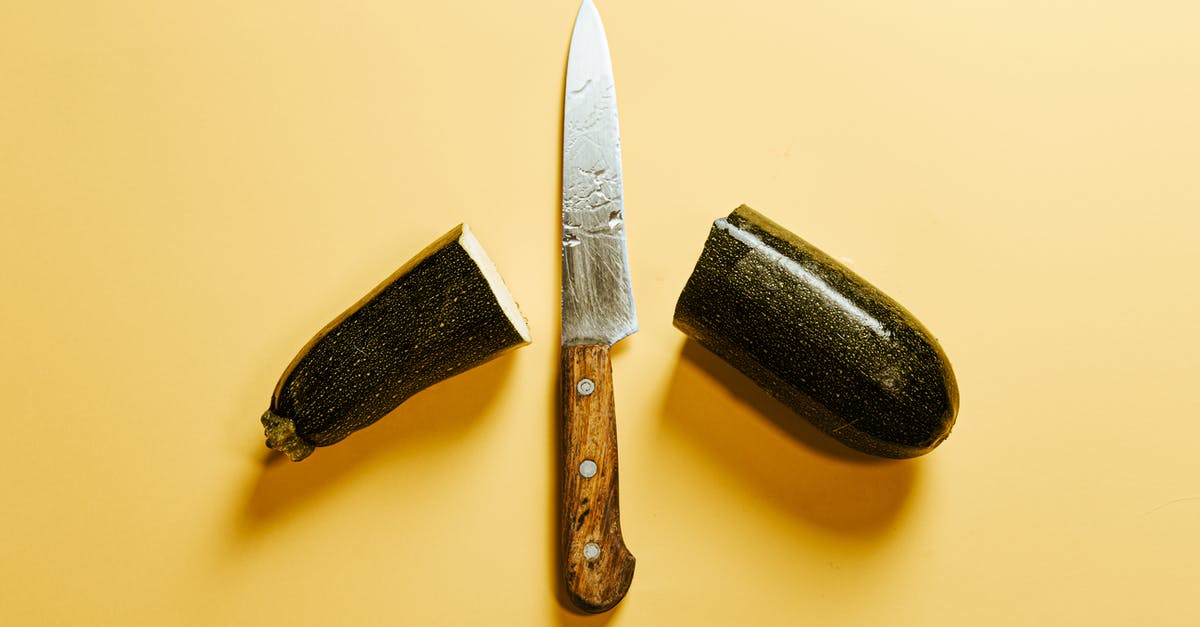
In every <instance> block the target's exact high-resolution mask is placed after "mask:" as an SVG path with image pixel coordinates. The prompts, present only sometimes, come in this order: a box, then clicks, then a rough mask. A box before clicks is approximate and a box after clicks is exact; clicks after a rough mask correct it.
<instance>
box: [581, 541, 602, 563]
mask: <svg viewBox="0 0 1200 627" xmlns="http://www.w3.org/2000/svg"><path fill="white" fill-rule="evenodd" d="M583 556H584V557H585V558H587V559H590V560H594V559H596V558H597V557H600V545H599V544H596V543H595V542H588V543H587V544H585V545H583Z"/></svg>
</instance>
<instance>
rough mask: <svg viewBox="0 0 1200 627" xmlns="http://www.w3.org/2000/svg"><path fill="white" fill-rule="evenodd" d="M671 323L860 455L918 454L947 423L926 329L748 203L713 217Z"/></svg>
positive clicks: (944, 372)
mask: <svg viewBox="0 0 1200 627" xmlns="http://www.w3.org/2000/svg"><path fill="white" fill-rule="evenodd" d="M675 326H676V327H678V328H679V329H681V330H682V331H683V332H684V333H686V334H687V335H688V336H690V337H692V338H693V339H695V340H696V341H697V342H699V343H700V344H701V345H702V346H704V347H705V348H707V349H709V350H711V351H712V352H714V353H716V354H717V355H718V356H720V357H721V358H723V359H724V360H726V361H727V362H729V363H730V364H732V365H733V366H734V367H736V368H737V369H738V370H740V371H742V372H743V373H744V374H746V375H747V376H749V377H750V378H751V379H753V380H754V381H755V382H756V383H758V384H759V385H760V386H762V387H763V388H764V389H765V390H766V391H767V392H769V393H770V394H771V395H773V396H775V397H776V398H778V399H779V400H781V401H783V402H784V403H785V404H787V405H788V406H790V407H791V408H792V409H794V410H795V411H796V412H797V413H798V414H799V415H800V416H803V417H804V418H807V419H808V420H809V421H810V422H812V423H813V424H814V425H816V426H817V427H818V428H820V429H821V430H822V431H824V432H826V433H828V434H829V435H831V436H833V437H834V438H836V439H837V440H839V441H841V442H842V443H843V444H845V445H847V446H849V447H851V448H854V449H857V450H859V451H862V452H864V453H869V454H872V455H878V456H881V457H893V458H906V457H915V456H918V455H923V454H925V453H928V452H929V451H931V450H933V448H934V447H936V446H937V445H938V444H940V443H941V442H942V441H943V440H944V439H946V436H948V435H949V434H950V429H951V427H952V426H953V425H954V419H955V416H956V414H957V412H958V386H957V383H956V382H955V379H954V372H953V371H952V370H951V368H950V363H949V361H947V359H946V355H945V354H944V353H943V352H942V349H941V347H940V346H938V343H937V341H936V340H935V339H934V338H933V336H932V335H931V334H930V333H929V331H927V330H926V329H925V327H924V326H922V325H921V323H920V322H918V321H917V319H916V318H914V317H913V316H912V314H910V313H909V312H908V311H906V310H905V309H904V308H903V307H901V306H900V305H899V304H898V303H897V302H896V301H894V300H892V299H891V298H889V297H888V296H887V295H886V294H884V293H883V292H880V291H879V290H878V289H876V288H875V287H874V286H872V285H871V284H870V283H867V281H866V280H864V279H863V278H862V277H860V276H858V275H857V274H855V273H854V272H852V271H850V269H848V268H846V267H845V266H844V265H842V264H841V263H838V262H837V261H836V260H834V259H833V258H831V257H830V256H829V255H826V254H825V253H823V252H821V251H820V250H818V249H817V248H816V247H814V246H813V245H811V244H809V243H808V242H805V241H804V240H802V239H800V238H799V237H797V236H795V235H794V234H792V233H790V232H788V231H787V230H785V229H784V228H783V227H781V226H779V225H778V224H775V223H774V222H772V221H771V220H768V219H767V218H766V217H764V216H763V215H761V214H759V213H758V212H756V211H754V210H753V209H751V208H749V207H747V206H745V205H743V206H741V207H739V208H738V209H736V210H735V211H734V212H733V213H731V214H730V215H729V217H727V218H725V219H722V220H717V221H716V222H715V223H714V225H713V228H712V231H711V232H710V233H709V236H708V241H707V242H705V245H704V252H703V253H702V255H701V257H700V260H699V261H698V262H697V264H696V268H695V270H694V271H693V272H692V276H691V278H690V279H689V280H688V282H687V285H686V286H685V287H684V289H683V293H682V294H681V295H680V297H679V302H678V304H677V305H676V308H675Z"/></svg>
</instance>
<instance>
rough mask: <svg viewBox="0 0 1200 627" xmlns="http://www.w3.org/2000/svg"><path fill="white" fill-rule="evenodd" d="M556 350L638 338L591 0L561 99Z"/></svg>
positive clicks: (609, 82) (615, 146)
mask: <svg viewBox="0 0 1200 627" xmlns="http://www.w3.org/2000/svg"><path fill="white" fill-rule="evenodd" d="M562 223H563V230H562V342H563V345H564V346H567V345H589V344H613V343H615V342H616V341H617V340H620V339H621V338H623V337H625V336H627V335H629V334H631V333H633V332H635V331H637V313H636V312H635V310H634V306H633V288H632V286H631V285H630V281H629V259H628V253H627V250H626V246H625V207H624V198H623V191H622V187H621V139H620V132H619V129H618V126H617V95H616V88H615V86H614V82H613V73H612V63H611V61H610V60H609V55H608V42H607V40H606V39H605V36H604V25H603V24H601V22H600V14H599V13H597V12H596V7H595V6H594V5H593V4H592V1H591V0H584V2H583V5H582V6H581V7H580V8H579V15H578V16H577V17H576V18H575V29H574V31H573V33H572V34H571V51H570V54H569V57H568V60H567V84H566V93H565V96H564V99H563V197H562Z"/></svg>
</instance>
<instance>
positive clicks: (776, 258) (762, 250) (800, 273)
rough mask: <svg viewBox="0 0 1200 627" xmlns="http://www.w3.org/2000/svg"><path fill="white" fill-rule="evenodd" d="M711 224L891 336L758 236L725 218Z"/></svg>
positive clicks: (843, 297)
mask: <svg viewBox="0 0 1200 627" xmlns="http://www.w3.org/2000/svg"><path fill="white" fill-rule="evenodd" d="M713 226H715V227H717V228H719V229H721V230H723V231H725V232H727V233H729V234H730V235H731V236H733V238H734V239H736V240H738V241H739V242H742V243H743V244H745V245H747V246H749V247H750V248H752V249H753V250H754V252H756V253H758V254H760V255H762V256H763V257H766V258H767V260H768V261H771V262H773V263H775V264H777V265H779V266H780V267H781V268H783V269H784V270H787V271H788V272H789V273H791V274H792V275H794V276H796V277H797V278H799V279H800V280H801V281H803V282H804V283H805V284H806V285H811V286H813V287H815V288H817V291H819V292H820V294H821V296H823V297H824V298H826V299H827V300H829V301H831V302H833V303H834V304H835V305H837V308H838V309H840V310H842V311H844V312H846V313H847V314H849V315H850V316H852V317H853V318H854V319H855V320H858V321H859V322H861V323H863V324H865V325H867V326H868V327H870V328H871V330H872V331H874V332H875V333H877V334H879V335H882V336H883V337H891V333H890V332H888V330H887V329H884V328H883V325H882V324H880V323H879V321H878V320H876V319H875V318H874V317H872V316H871V315H870V314H868V313H867V312H865V311H863V310H862V309H860V308H859V307H858V306H857V305H855V304H854V303H852V302H850V300H849V299H847V298H846V297H845V296H842V295H841V294H838V293H837V290H835V289H833V288H832V287H830V286H829V284H828V283H826V282H825V281H823V280H821V277H818V276H817V275H815V274H813V273H811V272H809V271H808V270H807V269H805V268H804V266H801V265H800V264H798V263H796V262H795V261H792V260H791V259H788V258H787V257H784V256H783V254H782V253H780V252H779V251H777V250H775V249H774V248H771V247H770V246H767V245H766V243H764V242H763V241H762V240H761V239H759V238H758V236H756V235H754V234H753V233H749V232H747V231H745V230H743V229H740V228H738V227H736V226H734V225H732V224H730V223H729V221H728V220H726V219H725V218H718V219H717V220H716V221H714V222H713Z"/></svg>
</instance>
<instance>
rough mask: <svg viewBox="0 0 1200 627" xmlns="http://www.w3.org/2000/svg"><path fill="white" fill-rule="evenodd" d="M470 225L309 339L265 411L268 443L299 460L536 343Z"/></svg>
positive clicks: (437, 243)
mask: <svg viewBox="0 0 1200 627" xmlns="http://www.w3.org/2000/svg"><path fill="white" fill-rule="evenodd" d="M464 231H467V229H466V227H465V225H459V226H458V227H455V228H454V229H453V230H451V231H450V232H449V233H447V234H446V235H445V236H443V237H441V238H440V239H438V240H437V241H435V242H434V243H433V244H431V245H430V246H429V247H427V248H426V249H425V250H424V251H422V252H421V253H419V254H418V255H417V256H416V257H414V258H413V259H412V260H410V261H409V262H408V263H406V264H405V265H404V266H403V267H402V268H400V269H399V270H397V271H396V272H395V273H394V274H393V275H392V276H390V277H388V278H387V279H386V280H385V281H384V282H383V283H381V284H380V285H379V286H378V287H376V288H375V289H374V290H372V291H371V292H370V293H369V294H367V295H366V296H365V297H364V298H363V299H361V300H360V301H359V302H358V303H356V304H355V305H354V306H352V307H351V308H350V309H348V310H346V311H345V312H344V313H342V314H341V315H340V316H338V317H337V318H336V319H334V320H333V321H332V322H331V323H329V324H328V325H327V326H326V327H325V328H324V329H322V330H321V331H320V332H319V333H318V334H317V335H316V336H315V337H314V338H313V339H312V340H311V341H309V343H308V344H307V345H306V346H305V347H304V348H303V349H302V350H301V351H300V353H299V354H298V355H297V356H296V358H295V359H294V360H293V361H292V363H291V365H290V366H288V368H287V370H285V371H284V373H283V376H282V377H280V380H279V383H278V385H277V386H276V388H275V392H274V394H273V396H272V398H271V405H270V409H268V410H267V412H266V413H265V414H264V415H263V417H262V423H263V426H264V428H265V434H266V436H267V446H269V447H271V448H274V449H276V450H279V451H281V452H283V453H285V454H286V455H288V457H290V458H291V459H292V461H299V460H301V459H304V458H305V457H307V456H308V455H309V454H310V453H311V452H312V451H313V448H314V447H319V446H329V445H331V444H334V443H336V442H339V441H341V440H342V439H344V438H345V437H346V436H348V435H350V434H351V433H353V432H354V431H357V430H359V429H362V428H363V427H366V426H368V425H370V424H372V423H374V422H375V421H377V420H379V419H380V418H382V417H383V416H384V415H386V414H387V413H389V412H390V411H392V410H393V409H395V408H396V407H398V406H399V405H400V404H401V403H403V402H404V401H405V400H406V399H408V398H409V397H410V396H412V395H413V394H416V393H417V392H419V391H421V390H423V389H425V388H427V387H429V386H431V385H434V384H435V383H438V382H439V381H442V380H444V379H447V378H449V377H452V376H454V375H456V374H459V373H462V372H464V371H466V370H469V369H471V368H473V367H475V366H478V365H480V364H482V363H484V362H486V361H488V360H490V359H492V358H494V357H496V356H498V355H500V354H501V353H503V352H505V351H507V350H509V349H511V348H514V347H517V346H521V345H524V344H528V343H529V338H528V330H527V329H525V327H524V320H523V319H520V320H517V321H514V320H513V319H512V315H513V312H512V311H506V310H505V308H504V306H503V305H502V304H501V303H500V302H499V300H498V296H497V294H496V293H495V291H494V286H493V285H492V284H490V283H489V281H488V279H487V277H486V276H485V275H484V273H483V271H482V269H481V268H480V266H479V265H478V263H477V262H476V260H475V259H474V258H473V257H472V255H471V254H470V253H469V252H468V250H467V249H466V247H465V245H464V244H463V237H464ZM468 232H469V231H468ZM468 237H470V236H469V235H468ZM500 289H503V285H501V286H500ZM510 298H511V297H510ZM516 315H517V317H518V318H519V313H518V314H516Z"/></svg>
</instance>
